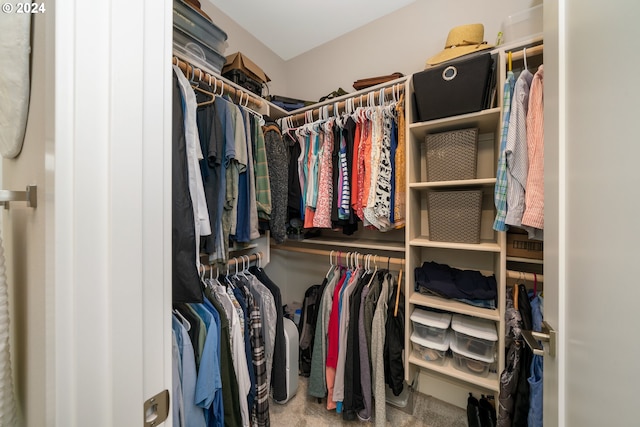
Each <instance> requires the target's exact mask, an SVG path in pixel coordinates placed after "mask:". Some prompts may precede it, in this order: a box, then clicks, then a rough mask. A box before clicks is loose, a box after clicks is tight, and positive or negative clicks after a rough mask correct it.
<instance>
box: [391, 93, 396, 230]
mask: <svg viewBox="0 0 640 427" xmlns="http://www.w3.org/2000/svg"><path fill="white" fill-rule="evenodd" d="M397 150H398V122H397V118H396V108H395V105H394V106H393V120H392V121H391V155H390V161H391V180H390V184H391V194H390V196H389V223H390V225H391V226H394V227H395V222H396V220H395V204H396V198H395V197H396V151H397Z"/></svg>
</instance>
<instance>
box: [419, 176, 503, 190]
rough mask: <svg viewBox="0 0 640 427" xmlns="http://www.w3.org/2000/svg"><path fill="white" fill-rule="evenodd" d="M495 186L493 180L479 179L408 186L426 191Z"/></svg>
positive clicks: (431, 182) (494, 180)
mask: <svg viewBox="0 0 640 427" xmlns="http://www.w3.org/2000/svg"><path fill="white" fill-rule="evenodd" d="M495 184H496V179H495V178H479V179H462V180H457V181H430V182H414V183H412V184H409V188H411V189H412V190H428V189H430V188H439V187H471V186H476V187H477V186H483V187H491V186H494V185H495Z"/></svg>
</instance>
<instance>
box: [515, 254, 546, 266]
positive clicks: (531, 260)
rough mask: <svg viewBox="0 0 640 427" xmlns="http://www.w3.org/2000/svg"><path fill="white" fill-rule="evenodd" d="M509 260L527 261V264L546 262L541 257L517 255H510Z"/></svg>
mask: <svg viewBox="0 0 640 427" xmlns="http://www.w3.org/2000/svg"><path fill="white" fill-rule="evenodd" d="M507 262H522V263H526V264H537V265H543V264H544V260H541V259H533V258H521V257H516V256H508V257H507Z"/></svg>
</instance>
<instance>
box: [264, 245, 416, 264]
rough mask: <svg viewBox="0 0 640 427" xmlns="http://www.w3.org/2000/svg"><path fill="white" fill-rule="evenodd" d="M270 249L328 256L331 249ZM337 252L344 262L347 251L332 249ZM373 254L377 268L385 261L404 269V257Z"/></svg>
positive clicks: (287, 247)
mask: <svg viewBox="0 0 640 427" xmlns="http://www.w3.org/2000/svg"><path fill="white" fill-rule="evenodd" d="M271 249H272V250H273V249H277V250H281V251H287V252H300V253H303V254H310V255H319V256H325V257H327V258H328V257H329V256H330V255H332V254H331V251H327V250H324V249H311V248H302V247H298V246H272V247H271ZM353 252H358V251H351V253H353ZM338 253H340V254H341V256H342V257H343V258H344V259H345V263H346V258H347V254H348V253H349V251H343V250H340V251H338V250H334V251H333V256H337V255H338ZM359 253H360V254H361V255H367V254H365V253H363V252H359ZM372 255H373V256H372V257H371V262H372V263H374V262H375V263H376V264H378V268H383V267H385V266H386V265H387V263H389V265H392V266H394V267H399V268H398V269H397V270H401V269H404V264H405V262H404V259H403V258H391V257H386V256H380V255H378V256H377V259H376V255H375V254H372ZM360 259H361V258H360Z"/></svg>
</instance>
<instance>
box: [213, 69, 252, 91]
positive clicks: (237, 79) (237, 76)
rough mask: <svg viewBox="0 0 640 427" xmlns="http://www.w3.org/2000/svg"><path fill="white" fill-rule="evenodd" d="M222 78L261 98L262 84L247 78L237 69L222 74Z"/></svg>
mask: <svg viewBox="0 0 640 427" xmlns="http://www.w3.org/2000/svg"><path fill="white" fill-rule="evenodd" d="M222 76H223V77H226V78H228V79H229V80H231V81H232V82H234V83H235V84H237V85H239V86H242V87H243V88H245V89H247V90H249V91H251V92H253V93H255V94H256V95H258V96H262V83H260V82H259V81H257V80H254V79H252V78H251V77H249V76H247V75H246V74H245V73H244V71H242V70H238V69H234V70H229V71H227V72H225V73H224V74H222Z"/></svg>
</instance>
